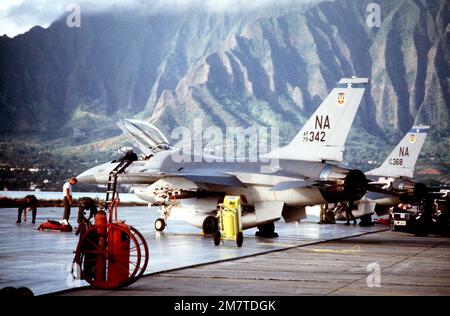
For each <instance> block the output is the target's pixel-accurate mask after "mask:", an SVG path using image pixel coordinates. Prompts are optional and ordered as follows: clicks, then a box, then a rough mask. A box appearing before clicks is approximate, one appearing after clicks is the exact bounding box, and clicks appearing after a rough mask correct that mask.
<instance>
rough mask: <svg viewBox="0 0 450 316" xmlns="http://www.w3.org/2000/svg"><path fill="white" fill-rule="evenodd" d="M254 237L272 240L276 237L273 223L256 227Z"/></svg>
mask: <svg viewBox="0 0 450 316" xmlns="http://www.w3.org/2000/svg"><path fill="white" fill-rule="evenodd" d="M255 236H256V237H265V238H274V237H278V234H277V233H276V232H275V223H273V222H272V223H269V224H264V225H259V226H258V231H257V232H256V233H255Z"/></svg>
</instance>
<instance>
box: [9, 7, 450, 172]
mask: <svg viewBox="0 0 450 316" xmlns="http://www.w3.org/2000/svg"><path fill="white" fill-rule="evenodd" d="M370 2H371V1H364V0H358V1H352V0H336V1H321V2H314V3H313V4H310V5H308V6H303V7H298V6H297V5H296V4H292V5H290V6H284V7H278V6H274V7H268V8H267V7H266V8H259V9H257V10H255V11H245V12H209V11H207V10H201V9H192V10H187V11H177V12H171V13H170V12H153V13H149V14H145V13H142V12H139V13H137V12H136V11H133V10H131V11H129V12H128V11H126V12H121V13H120V14H119V13H114V12H103V13H98V14H92V15H86V16H83V17H82V18H83V21H82V27H81V28H73V29H71V28H68V27H67V26H66V25H65V20H64V18H63V17H62V18H61V19H59V20H58V21H55V22H54V23H53V24H52V25H51V26H50V27H49V28H48V29H42V28H40V27H35V28H33V29H31V30H30V31H29V32H27V33H25V34H23V35H20V36H17V37H14V38H12V39H10V38H8V37H6V36H4V37H1V38H0V56H1V58H0V141H2V142H4V143H5V144H8V142H9V143H10V144H21V142H31V143H33V144H36V145H37V146H38V147H42V148H50V150H51V151H52V152H54V153H55V154H56V155H62V156H67V157H70V155H73V148H74V147H75V148H77V149H79V153H77V158H79V159H82V158H83V156H85V157H88V158H87V161H86V163H87V164H89V163H94V162H95V160H98V159H102V157H104V161H106V160H110V159H112V156H113V155H114V154H115V153H117V149H119V148H120V147H122V146H124V145H127V142H126V139H125V138H124V137H119V138H117V136H119V135H120V133H121V132H120V130H119V129H118V128H117V126H116V123H117V121H118V120H120V119H121V118H130V117H136V118H140V119H144V120H150V121H151V122H153V123H155V124H156V125H157V126H158V127H160V128H161V129H162V130H163V131H164V132H165V133H166V134H167V135H170V132H171V131H172V130H173V129H174V128H175V127H177V126H186V127H188V128H192V121H193V120H194V119H196V118H201V119H202V123H203V126H204V127H208V126H218V127H220V128H221V129H223V130H225V128H226V126H242V127H244V128H246V127H249V126H271V125H275V126H278V127H279V129H280V137H281V142H282V144H284V143H287V142H288V141H289V140H290V139H291V138H292V137H294V135H295V134H296V133H297V131H298V130H299V129H300V127H301V126H302V124H303V123H304V121H305V119H306V118H307V117H308V116H309V115H311V114H312V112H313V111H314V109H315V108H316V107H317V106H318V104H320V102H321V101H322V100H323V99H324V97H325V96H326V95H327V94H328V93H329V91H330V90H331V89H332V88H333V87H334V86H335V84H336V82H337V81H338V80H339V79H340V78H341V77H345V76H347V77H348V76H352V75H358V76H367V77H370V78H371V85H370V87H369V89H368V90H367V91H366V94H365V97H364V100H363V103H362V105H361V108H360V110H359V111H358V114H357V118H356V120H355V123H354V128H353V129H352V131H351V134H350V137H349V141H348V145H347V152H346V160H347V161H348V162H349V163H350V164H352V165H354V166H358V167H365V168H368V167H370V166H369V165H367V162H368V161H369V160H373V161H378V162H380V161H381V160H383V158H384V157H385V156H386V155H387V154H388V153H389V152H390V150H392V148H393V146H395V144H396V142H398V140H399V139H400V138H401V137H402V136H403V135H404V133H406V131H407V130H409V128H410V127H411V126H412V125H414V124H427V125H431V131H430V135H429V137H428V139H427V141H426V143H425V146H424V150H423V155H421V158H420V161H419V167H420V166H423V168H425V167H426V166H431V167H437V168H438V169H439V170H440V171H441V173H442V176H441V177H438V178H439V179H443V180H448V176H447V174H448V169H449V166H448V162H449V161H450V151H449V144H450V119H449V118H450V106H449V100H450V98H449V93H450V90H449V82H450V80H449V78H450V76H449V71H450V67H449V65H450V64H449V61H450V54H449V45H448V43H449V31H450V27H449V16H450V15H449V14H448V13H449V4H448V2H446V1H438V0H435V1H425V0H399V1H379V4H380V6H381V8H382V24H381V26H380V27H379V28H369V27H368V26H367V25H366V17H367V5H368V4H369V3H370ZM111 137H113V138H112V139H114V140H115V139H118V141H111ZM102 142H104V145H98V144H101V143H102ZM282 144H281V145H282ZM213 145H214V144H211V143H206V146H213ZM14 146H15V145H14ZM18 146H20V145H18ZM91 148H94V149H95V150H98V151H99V152H98V154H96V155H92V153H89V151H91V150H92V149H91ZM83 150H86V151H87V153H83ZM14 152H15V151H14V150H9V151H8V154H6V152H5V151H2V158H3V159H2V161H3V162H7V163H12V162H14V161H15V160H14ZM94 156H95V157H94ZM24 164H27V163H25V162H24ZM29 164H32V162H29ZM80 168H81V167H80Z"/></svg>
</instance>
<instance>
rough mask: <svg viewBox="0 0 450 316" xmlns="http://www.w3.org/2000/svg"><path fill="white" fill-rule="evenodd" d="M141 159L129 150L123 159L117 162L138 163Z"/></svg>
mask: <svg viewBox="0 0 450 316" xmlns="http://www.w3.org/2000/svg"><path fill="white" fill-rule="evenodd" d="M138 159H139V157H138V155H136V153H135V152H134V151H132V150H128V151H127V152H126V154H125V156H123V157H122V158H120V159H118V160H117V161H137V160H138Z"/></svg>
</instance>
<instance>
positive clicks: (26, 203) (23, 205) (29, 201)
mask: <svg viewBox="0 0 450 316" xmlns="http://www.w3.org/2000/svg"><path fill="white" fill-rule="evenodd" d="M37 202H38V200H37V198H36V197H35V196H34V195H27V196H25V197H24V198H23V200H22V201H21V202H20V204H19V209H18V212H17V222H16V223H18V224H19V223H21V222H22V219H21V218H22V212H23V211H25V221H26V218H27V214H26V212H27V208H28V207H29V208H30V209H31V211H32V213H31V214H32V218H31V223H33V224H34V223H35V222H36V211H37Z"/></svg>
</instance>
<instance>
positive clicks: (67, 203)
mask: <svg viewBox="0 0 450 316" xmlns="http://www.w3.org/2000/svg"><path fill="white" fill-rule="evenodd" d="M77 182H78V180H77V178H70V180H69V181H67V182H66V183H64V186H63V194H64V198H63V206H64V215H63V220H65V221H66V223H65V224H66V225H68V224H69V217H70V207H71V206H72V186H74V185H75V184H76V183H77Z"/></svg>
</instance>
